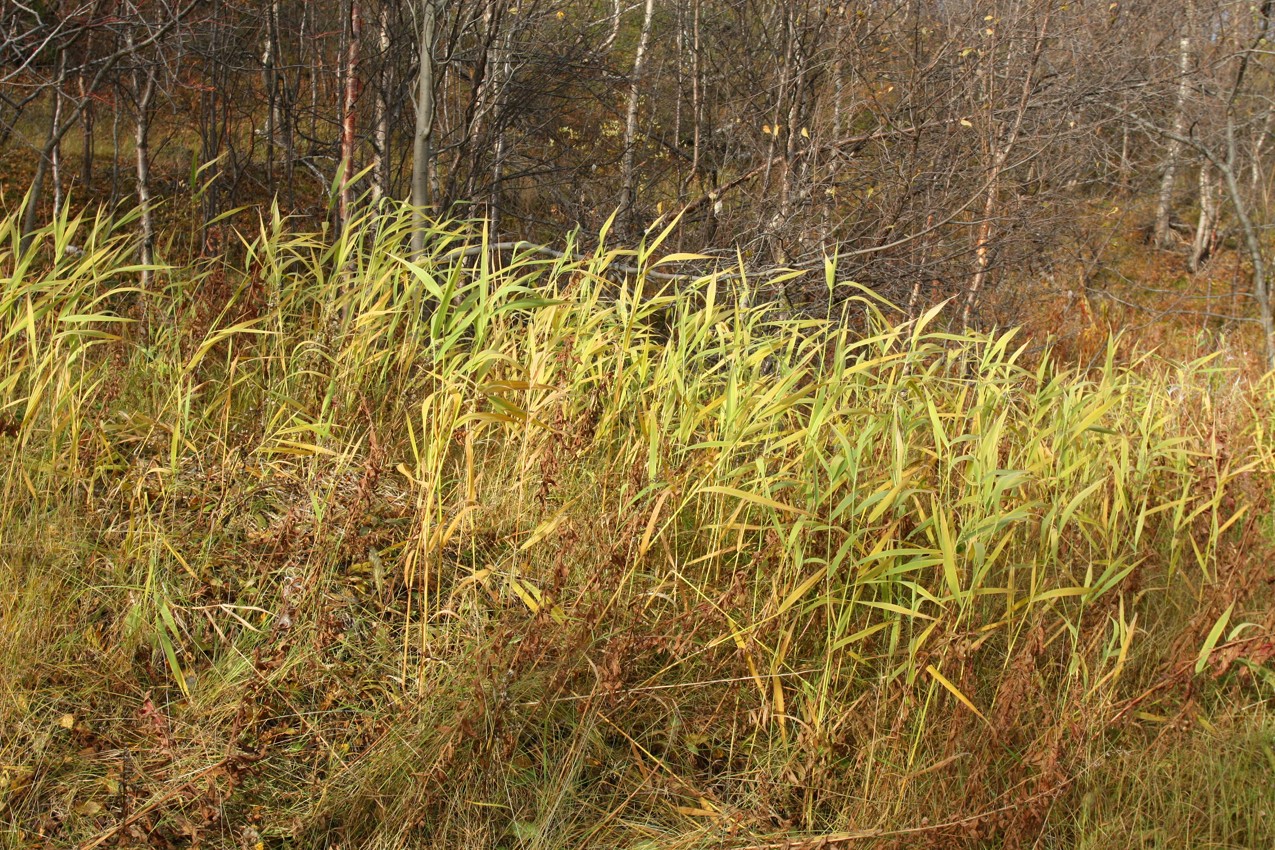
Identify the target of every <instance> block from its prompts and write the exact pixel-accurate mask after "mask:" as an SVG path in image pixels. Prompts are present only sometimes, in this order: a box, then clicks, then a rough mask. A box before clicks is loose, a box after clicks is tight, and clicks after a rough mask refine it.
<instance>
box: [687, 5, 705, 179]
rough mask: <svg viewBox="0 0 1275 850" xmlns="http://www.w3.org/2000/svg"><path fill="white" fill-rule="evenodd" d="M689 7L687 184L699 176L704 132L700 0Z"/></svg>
mask: <svg viewBox="0 0 1275 850" xmlns="http://www.w3.org/2000/svg"><path fill="white" fill-rule="evenodd" d="M692 3H693V6H692V9H691V113H692V114H691V121H692V123H693V127H692V130H691V133H692V136H691V172H690V174H689V175H687V178H686V182H687V183H688V184H689V183H690V182H691V181H692V180H694V179H696V178H697V177H699V171H700V157H701V147H702V145H703V143H704V142H703V134H704V82H703V80H702V78H701V74H702V73H703V72H702V70H701V68H700V49H701V48H700V38H699V21H700V5H701V3H702V0H692Z"/></svg>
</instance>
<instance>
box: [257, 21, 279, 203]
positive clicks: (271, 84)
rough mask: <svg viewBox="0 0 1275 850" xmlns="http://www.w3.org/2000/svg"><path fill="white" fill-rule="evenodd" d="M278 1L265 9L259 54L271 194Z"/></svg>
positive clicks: (276, 113) (275, 136)
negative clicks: (264, 97) (263, 38)
mask: <svg viewBox="0 0 1275 850" xmlns="http://www.w3.org/2000/svg"><path fill="white" fill-rule="evenodd" d="M278 18H279V3H278V0H271V3H270V6H269V8H268V9H267V10H266V48H265V50H264V51H263V52H262V56H261V64H262V68H261V72H262V77H263V80H262V82H263V84H264V85H265V88H266V183H267V185H268V186H269V187H270V192H271V193H272V194H273V193H274V192H275V191H276V186H275V144H276V142H277V140H278V136H279V125H280V124H281V123H282V122H281V120H280V118H281V116H280V114H279V113H280V109H279V82H278V77H279V74H278V66H277V59H278V56H279V21H278Z"/></svg>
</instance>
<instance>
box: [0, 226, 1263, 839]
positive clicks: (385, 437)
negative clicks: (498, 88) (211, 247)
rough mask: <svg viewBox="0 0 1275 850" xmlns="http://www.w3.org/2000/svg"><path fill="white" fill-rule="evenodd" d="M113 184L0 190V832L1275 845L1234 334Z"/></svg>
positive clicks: (1255, 423) (655, 238) (1253, 407)
mask: <svg viewBox="0 0 1275 850" xmlns="http://www.w3.org/2000/svg"><path fill="white" fill-rule="evenodd" d="M128 225H129V222H128V221H127V220H122V221H119V220H117V221H113V220H111V219H109V218H108V217H106V216H101V215H99V216H97V217H74V216H72V215H70V214H66V215H64V216H63V217H62V218H61V219H59V220H58V221H55V222H53V223H52V224H50V225H49V226H48V227H47V228H45V229H44V230H43V231H42V232H40V233H39V234H37V236H36V238H35V240H34V242H33V247H32V248H31V250H29V251H26V252H24V251H22V249H21V247H20V242H19V236H18V232H19V228H18V225H17V223H16V222H15V221H13V220H12V219H6V220H3V221H0V268H3V269H4V275H5V277H4V279H3V281H0V431H3V433H4V436H3V437H0V463H2V464H3V470H4V471H3V501H2V503H0V559H2V560H0V724H3V726H2V728H3V729H4V734H3V736H2V737H0V771H3V773H2V775H0V824H2V825H3V826H2V827H0V829H2V830H3V832H0V834H2V835H3V836H4V837H3V841H4V843H5V846H10V847H26V846H37V845H39V846H54V845H56V846H80V847H86V848H87V847H97V846H107V845H109V844H112V843H117V844H119V845H120V846H143V845H150V844H155V845H165V846H192V847H193V846H209V847H222V846H225V847H231V846H235V847H240V846H245V847H251V846H255V847H316V846H338V845H339V846H342V847H346V848H350V847H369V848H381V847H384V848H389V847H405V846H421V847H456V848H470V847H472V848H487V847H492V848H497V847H500V848H515V847H517V848H524V847H525V848H567V847H623V848H692V847H730V848H754V847H755V848H762V847H781V846H782V847H803V846H810V847H815V846H930V845H933V846H958V845H959V846H1020V845H1026V844H1031V845H1033V846H1044V847H1076V846H1103V847H1110V846H1128V847H1159V846H1164V847H1170V846H1188V845H1189V846H1201V847H1203V846H1218V847H1222V846H1228V847H1238V846H1245V847H1257V846H1275V808H1273V806H1275V799H1273V798H1272V794H1271V791H1270V789H1271V788H1272V787H1275V750H1273V749H1272V747H1273V746H1275V743H1273V742H1275V724H1273V722H1272V713H1271V700H1272V697H1275V669H1273V667H1272V658H1275V637H1273V635H1275V614H1272V610H1275V606H1272V604H1271V603H1272V582H1273V581H1275V573H1272V567H1271V564H1272V563H1273V562H1275V559H1273V558H1272V557H1271V556H1272V552H1273V547H1272V532H1273V529H1272V524H1271V519H1270V507H1269V506H1270V499H1271V495H1272V484H1273V483H1275V478H1273V475H1275V438H1273V437H1272V434H1271V429H1270V422H1271V412H1272V406H1273V402H1275V395H1273V394H1272V387H1271V383H1270V380H1269V379H1268V378H1261V377H1259V376H1254V375H1249V374H1244V373H1242V372H1240V371H1239V370H1237V369H1234V368H1228V367H1226V366H1225V364H1224V363H1223V362H1222V360H1221V358H1220V357H1219V356H1210V357H1205V358H1201V359H1199V360H1195V361H1193V362H1186V363H1171V362H1165V361H1163V360H1161V359H1159V358H1158V357H1157V356H1156V355H1155V353H1154V352H1138V351H1137V350H1136V347H1135V345H1134V341H1120V340H1112V341H1111V342H1110V344H1109V347H1108V350H1107V356H1106V358H1105V360H1103V361H1102V362H1101V363H1099V364H1098V365H1097V366H1096V367H1095V368H1078V367H1069V366H1067V365H1066V364H1063V363H1061V362H1059V361H1058V360H1057V359H1056V358H1055V357H1054V356H1053V355H1052V354H1051V352H1049V351H1048V350H1047V349H1045V350H1041V349H1039V348H1033V347H1032V346H1031V345H1030V344H1029V341H1028V340H1026V339H1023V338H1021V337H1020V336H1019V335H1018V334H1016V333H1015V332H1014V331H1012V330H1009V331H1005V332H995V333H987V334H985V333H974V332H969V333H954V332H951V331H950V330H949V323H948V316H947V314H946V313H945V312H944V310H943V309H942V308H941V307H940V308H935V309H933V310H930V311H929V312H927V313H925V314H924V315H921V316H919V317H915V318H909V317H906V316H902V315H901V314H900V313H899V312H898V311H897V310H896V309H895V308H894V307H892V306H891V305H889V304H886V303H884V302H881V301H879V300H878V299H876V298H875V297H874V296H873V295H872V294H871V293H869V292H866V291H863V290H860V289H858V288H856V287H854V286H853V285H852V284H848V283H843V282H838V277H837V275H836V269H835V263H832V262H830V263H829V266H828V268H827V269H826V270H825V271H826V280H825V281H823V282H819V285H820V286H826V289H827V296H828V297H827V300H826V305H827V306H826V307H824V308H821V309H820V310H819V311H817V312H816V313H815V314H813V315H811V314H810V313H809V312H808V311H807V312H803V313H798V312H796V311H795V310H793V309H791V308H790V307H786V306H785V305H784V304H783V303H782V302H777V301H775V300H774V299H772V298H768V297H766V293H768V292H771V291H773V290H775V289H776V288H782V284H784V283H785V282H786V281H785V280H782V279H777V277H772V278H771V279H761V280H758V279H752V278H750V277H748V276H747V275H741V274H740V273H739V270H738V269H731V268H723V269H722V270H720V271H718V272H714V273H709V274H705V275H703V276H700V277H696V278H694V279H688V280H680V279H679V280H674V281H669V280H666V279H665V277H661V276H658V275H649V274H648V272H659V271H665V272H667V271H671V270H675V269H677V268H679V267H681V266H682V265H683V264H685V263H688V262H690V261H696V262H702V260H703V258H699V257H695V256H692V255H683V254H665V253H663V247H662V243H663V239H662V236H663V235H665V234H666V233H667V231H663V232H660V231H658V230H657V231H652V232H651V233H650V234H648V237H647V240H646V241H645V242H644V243H643V244H641V245H639V246H637V247H635V248H613V247H610V246H609V244H608V241H607V236H606V233H605V232H604V233H603V234H600V236H598V237H595V238H594V239H592V240H590V244H594V243H596V244H598V245H599V246H600V247H597V248H595V249H582V248H580V247H578V245H577V244H576V242H575V241H574V240H573V239H568V241H567V244H566V245H565V250H564V251H558V252H554V253H553V254H547V253H545V252H541V251H537V250H534V249H532V248H529V247H526V246H523V247H519V248H515V249H513V250H512V252H511V251H509V250H504V251H500V250H496V249H495V248H494V247H493V246H491V245H489V244H488V240H487V237H486V234H485V231H484V230H483V229H482V226H481V224H475V223H472V222H458V221H438V222H435V223H433V224H432V225H431V230H430V232H429V234H428V238H427V239H426V245H427V246H428V247H427V251H426V253H425V255H421V256H413V255H412V254H411V253H410V251H408V250H407V248H406V244H407V240H408V236H409V234H410V228H411V227H412V226H413V220H412V217H411V215H410V213H409V212H406V211H405V212H402V213H399V214H383V215H380V216H376V217H368V218H366V219H364V220H360V221H356V222H355V223H354V224H352V225H351V226H350V227H348V228H347V229H346V230H345V231H344V232H343V233H342V234H340V235H339V236H338V237H336V238H335V239H332V238H330V236H328V235H326V234H315V233H306V232H300V231H297V230H295V229H294V228H292V227H291V226H290V225H289V223H288V222H287V221H286V220H284V219H282V218H281V217H280V216H279V214H278V213H277V211H272V212H271V213H269V214H263V216H262V219H261V221H260V224H259V227H258V228H257V230H256V231H255V232H250V233H242V234H241V235H240V240H241V241H240V243H239V245H238V247H237V249H236V251H235V252H234V257H235V259H233V260H231V259H229V258H222V259H221V260H219V261H218V262H215V263H202V264H201V263H195V262H192V263H189V264H186V265H184V266H182V267H174V266H166V265H162V264H160V265H157V266H155V267H154V268H152V269H151V270H150V271H151V272H152V273H153V276H154V277H153V279H154V281H155V285H154V286H153V287H152V288H151V289H150V290H149V291H142V290H140V289H139V287H138V285H137V281H138V279H139V275H140V272H141V269H140V267H139V266H138V265H137V264H136V262H135V260H134V257H135V255H136V244H135V242H134V241H133V239H132V238H131V237H130V236H129V235H128V233H129V227H128ZM701 267H702V266H701ZM634 270H636V273H635V271H634ZM1157 777H1158V778H1157ZM1201 799H1207V803H1204V804H1200V805H1194V806H1193V805H1191V804H1190V803H1191V801H1193V800H1201ZM820 842H823V843H820ZM1183 842H1186V843H1183Z"/></svg>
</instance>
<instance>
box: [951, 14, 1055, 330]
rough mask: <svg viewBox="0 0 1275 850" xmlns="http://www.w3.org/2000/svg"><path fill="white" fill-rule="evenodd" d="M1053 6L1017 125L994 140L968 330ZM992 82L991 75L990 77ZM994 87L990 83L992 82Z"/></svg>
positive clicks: (965, 313)
mask: <svg viewBox="0 0 1275 850" xmlns="http://www.w3.org/2000/svg"><path fill="white" fill-rule="evenodd" d="M1052 11H1053V7H1052V6H1046V7H1045V14H1044V17H1043V19H1042V20H1041V24H1040V30H1039V32H1038V33H1037V34H1036V39H1035V45H1034V46H1033V48H1032V55H1031V58H1030V59H1029V60H1028V63H1027V67H1026V68H1024V70H1023V86H1022V90H1021V91H1020V93H1019V97H1018V104H1017V108H1016V110H1015V112H1014V119H1013V124H1012V126H1010V128H1009V130H1008V131H1007V132H1006V133H1004V134H1003V135H1001V134H997V135H998V136H999V138H994V139H993V141H992V146H993V147H992V150H993V153H992V167H991V173H990V174H989V175H988V179H987V197H986V199H985V200H984V202H983V219H982V221H980V222H979V225H978V233H977V235H976V236H975V239H974V275H973V277H972V278H971V279H970V285H969V289H968V291H967V292H966V295H965V306H964V307H963V308H962V310H961V328H962V329H963V330H968V329H969V326H970V320H971V318H972V317H973V314H974V306H975V305H976V304H977V303H978V299H979V296H980V295H981V294H982V292H983V287H984V286H985V285H986V284H987V275H988V270H989V268H990V266H991V238H992V229H993V223H992V221H993V219H994V218H995V216H996V213H997V210H998V206H999V204H998V199H999V197H1000V182H1001V177H1002V176H1003V175H1004V172H1005V167H1006V165H1007V164H1008V162H1009V156H1010V154H1011V153H1012V152H1013V150H1014V146H1015V145H1016V144H1017V143H1018V136H1019V133H1020V132H1021V131H1022V128H1023V120H1024V118H1025V117H1026V115H1027V107H1028V106H1029V104H1030V101H1031V93H1032V89H1033V88H1034V86H1035V77H1036V68H1037V67H1038V66H1039V65H1040V56H1041V53H1042V52H1043V51H1044V49H1045V37H1046V35H1048V33H1049V19H1050V17H1051V14H1052ZM989 80H990V75H989ZM989 84H990V83H989Z"/></svg>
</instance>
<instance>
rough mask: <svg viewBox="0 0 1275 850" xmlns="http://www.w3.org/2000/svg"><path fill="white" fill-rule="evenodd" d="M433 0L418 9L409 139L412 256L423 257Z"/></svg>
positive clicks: (427, 200) (430, 127)
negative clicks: (413, 106) (412, 120)
mask: <svg viewBox="0 0 1275 850" xmlns="http://www.w3.org/2000/svg"><path fill="white" fill-rule="evenodd" d="M437 14H438V7H437V6H436V5H435V0H424V2H422V4H421V10H420V16H421V17H420V42H419V44H418V45H417V51H418V54H419V60H418V61H419V67H418V69H417V76H416V132H415V133H414V134H413V136H412V209H413V213H412V216H413V226H412V257H413V258H414V259H417V260H419V259H420V258H421V257H423V256H424V254H425V214H426V210H427V208H428V207H429V205H430V203H431V201H432V198H431V197H430V182H429V178H430V161H431V160H432V159H433V155H434V151H433V136H434V27H435V23H436V18H437Z"/></svg>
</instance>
